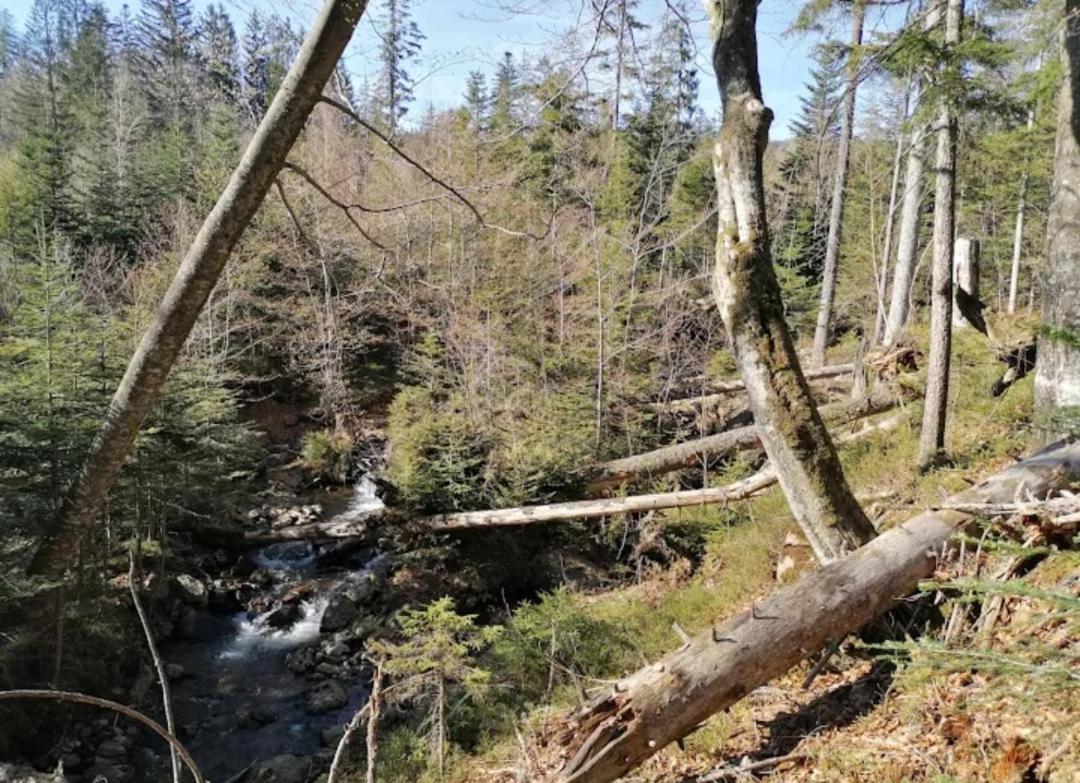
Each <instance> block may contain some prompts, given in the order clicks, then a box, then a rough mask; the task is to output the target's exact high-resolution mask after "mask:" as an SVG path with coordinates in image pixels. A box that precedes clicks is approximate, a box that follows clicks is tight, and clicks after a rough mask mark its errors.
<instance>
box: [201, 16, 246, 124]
mask: <svg viewBox="0 0 1080 783" xmlns="http://www.w3.org/2000/svg"><path fill="white" fill-rule="evenodd" d="M237 60H238V57H237V48H236V30H235V29H233V24H232V20H231V19H230V18H229V15H228V14H227V13H225V7H224V6H223V5H221V4H220V3H218V4H216V5H215V4H213V3H211V4H210V5H209V6H207V8H206V13H205V14H204V15H203V18H202V24H201V25H200V29H199V61H200V64H201V65H202V69H203V72H204V73H205V74H206V78H207V80H208V82H209V87H210V90H211V96H212V97H214V98H217V99H220V100H223V101H225V102H228V103H232V102H234V101H235V100H236V98H237V94H238V90H239V87H240V78H239V74H238V72H237V70H238V69H237Z"/></svg>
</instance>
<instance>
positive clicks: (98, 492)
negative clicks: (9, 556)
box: [31, 0, 367, 573]
mask: <svg viewBox="0 0 1080 783" xmlns="http://www.w3.org/2000/svg"><path fill="white" fill-rule="evenodd" d="M366 6H367V0H327V1H326V3H325V4H324V5H323V7H322V10H321V11H320V12H319V15H318V16H317V17H316V19H315V22H314V24H313V25H312V28H311V31H310V32H309V33H308V36H307V38H306V39H305V40H304V43H303V46H301V47H300V51H299V52H298V53H297V56H296V60H295V61H294V62H293V64H292V67H291V68H290V69H289V72H288V74H287V75H286V76H285V80H284V81H283V82H282V84H281V87H280V88H279V89H278V92H277V95H276V96H275V97H274V102H273V104H272V105H271V106H270V108H269V109H268V110H267V112H266V115H265V116H264V117H263V119H262V122H260V123H259V127H258V129H257V130H256V132H255V135H254V137H252V139H251V142H250V143H249V144H248V147H247V150H246V151H245V153H244V157H243V158H242V159H241V161H240V163H239V164H238V165H237V167H236V169H235V170H234V171H233V174H232V177H230V179H229V182H228V184H227V185H226V186H225V190H224V192H223V193H222V194H221V197H220V198H219V199H218V201H217V204H215V205H214V208H213V210H212V211H211V212H210V214H209V215H208V216H207V218H206V221H205V222H204V223H203V225H202V228H201V229H200V230H199V233H198V235H197V236H196V237H195V241H194V242H193V243H192V245H191V247H190V248H189V250H188V252H187V255H186V256H184V259H183V261H182V262H181V263H180V268H179V269H178V270H177V272H176V276H175V277H174V278H173V281H172V284H171V285H170V286H169V290H168V291H167V292H166V293H165V298H164V300H163V301H162V303H161V307H160V308H159V309H158V312H157V316H156V317H155V318H154V321H153V323H152V324H151V325H150V328H149V329H147V331H146V333H145V334H144V335H143V337H142V341H141V342H140V343H139V347H138V348H137V349H136V350H135V354H134V356H132V358H131V362H130V363H129V364H128V368H127V371H126V372H125V373H124V377H123V379H122V380H121V381H120V386H119V387H118V388H117V390H116V393H115V395H114V396H113V399H112V402H111V403H110V405H109V409H108V411H107V412H106V414H105V419H104V421H103V422H102V425H101V428H100V429H99V430H98V434H97V437H96V438H95V440H94V443H93V446H92V447H91V449H90V453H89V455H88V456H87V458H86V461H85V463H84V464H83V468H82V471H81V473H80V475H79V477H78V478H77V479H76V481H75V483H74V485H73V486H72V487H71V489H70V491H69V492H68V495H67V498H66V499H65V502H64V505H63V508H62V510H61V513H60V524H59V528H58V529H57V531H56V533H55V535H53V536H52V537H50V538H48V539H47V540H46V541H45V542H44V543H43V544H42V546H41V548H40V549H39V550H38V552H37V554H36V555H35V557H34V561H33V563H32V564H31V571H33V572H36V573H44V572H52V573H56V572H59V571H63V570H64V569H65V568H68V567H70V566H71V565H72V564H73V563H74V562H75V560H76V556H77V554H78V551H79V547H80V544H81V542H82V539H83V535H84V534H85V532H86V531H88V530H89V529H91V528H92V527H93V525H94V524H95V522H96V520H97V518H98V516H99V515H100V513H101V511H102V509H103V508H104V506H105V501H106V498H107V497H108V494H109V490H110V489H111V488H112V486H113V484H114V483H115V482H116V479H117V477H118V476H119V474H120V470H121V468H122V467H123V465H124V462H125V461H126V460H127V456H128V453H129V452H130V451H131V447H132V445H133V444H134V442H135V438H136V436H137V435H138V432H139V427H140V426H141V425H142V422H143V420H144V419H145V418H146V415H147V413H148V412H149V410H150V408H151V407H152V406H153V404H154V403H155V402H156V401H157V398H158V395H159V394H160V392H161V388H162V386H163V385H164V383H165V379H166V378H167V377H168V375H169V371H170V370H171V369H172V367H173V364H174V363H175V362H176V359H177V357H178V356H179V354H180V351H181V349H182V348H183V346H184V343H185V342H186V341H187V338H188V335H189V334H190V333H191V329H192V327H193V326H194V324H195V321H196V319H197V318H198V317H199V313H200V312H201V311H202V309H203V306H204V305H205V304H206V300H207V298H208V297H209V296H210V293H211V292H212V291H213V289H214V286H215V285H216V284H217V281H218V278H219V277H220V275H221V272H222V270H223V269H224V268H225V263H226V261H228V258H229V255H230V253H231V252H232V249H233V247H234V246H235V245H236V243H237V241H239V239H240V236H241V234H243V232H244V229H245V228H247V225H248V223H249V222H250V221H251V218H252V217H253V216H254V215H255V212H256V211H257V210H258V209H259V206H260V205H261V204H262V202H263V198H265V196H266V193H267V191H268V190H269V189H270V187H271V186H272V185H273V183H274V179H275V178H276V177H277V175H278V172H279V171H280V170H281V167H282V165H283V164H284V163H285V159H286V156H287V155H288V154H289V151H290V150H291V149H292V146H293V144H294V142H295V141H296V139H297V137H298V136H299V135H300V131H301V130H303V128H304V125H305V123H306V122H307V118H308V115H309V114H310V113H311V110H312V108H314V106H315V104H316V103H318V102H319V100H320V98H321V96H322V91H323V86H324V85H325V84H326V81H327V79H329V78H330V75H331V74H332V73H333V72H334V68H335V67H336V66H337V63H338V60H339V58H340V57H341V54H342V53H343V52H344V51H345V47H346V46H347V45H348V43H349V40H350V39H351V38H352V34H353V30H355V29H356V25H357V23H358V22H359V21H360V16H361V15H362V14H363V12H364V9H365V7H366Z"/></svg>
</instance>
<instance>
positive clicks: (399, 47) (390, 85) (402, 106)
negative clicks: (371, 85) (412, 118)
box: [376, 0, 424, 132]
mask: <svg viewBox="0 0 1080 783" xmlns="http://www.w3.org/2000/svg"><path fill="white" fill-rule="evenodd" d="M411 4H412V3H411V0H384V6H383V13H382V16H381V18H380V20H379V23H378V27H379V38H380V45H379V87H378V94H377V96H376V99H377V102H378V106H379V110H380V113H381V115H382V121H383V123H384V124H385V125H386V127H387V128H389V129H390V131H391V132H394V131H395V130H397V126H398V122H399V121H400V120H401V118H402V117H404V116H405V113H406V112H407V111H408V110H409V104H411V103H412V100H413V78H412V76H411V75H410V74H409V71H408V67H409V64H410V63H411V62H412V61H414V60H415V59H416V58H417V56H418V55H419V54H420V45H421V43H422V42H423V40H424V35H423V34H422V33H421V32H420V28H419V27H418V26H417V24H416V22H414V21H413V19H412V11H411V8H410V6H411Z"/></svg>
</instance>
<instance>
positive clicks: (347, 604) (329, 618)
mask: <svg viewBox="0 0 1080 783" xmlns="http://www.w3.org/2000/svg"><path fill="white" fill-rule="evenodd" d="M358 611H359V610H358V609H357V607H356V604H355V603H354V602H353V600H352V599H351V598H350V597H349V596H348V595H346V594H345V593H344V592H339V593H334V595H332V596H331V597H330V603H328V604H327V605H326V611H325V612H323V616H322V622H321V623H320V624H319V630H320V631H321V632H322V633H333V632H334V631H340V630H341V629H342V628H345V627H346V626H348V625H349V623H351V622H352V621H353V620H355V619H356V615H357V613H358Z"/></svg>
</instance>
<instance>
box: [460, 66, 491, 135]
mask: <svg viewBox="0 0 1080 783" xmlns="http://www.w3.org/2000/svg"><path fill="white" fill-rule="evenodd" d="M488 104H489V98H488V94H487V84H486V80H485V79H484V74H482V73H481V72H480V71H470V72H469V78H468V80H467V81H466V82H465V114H466V116H467V117H468V119H469V125H470V127H472V129H473V130H483V129H484V128H485V127H487V121H488Z"/></svg>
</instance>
